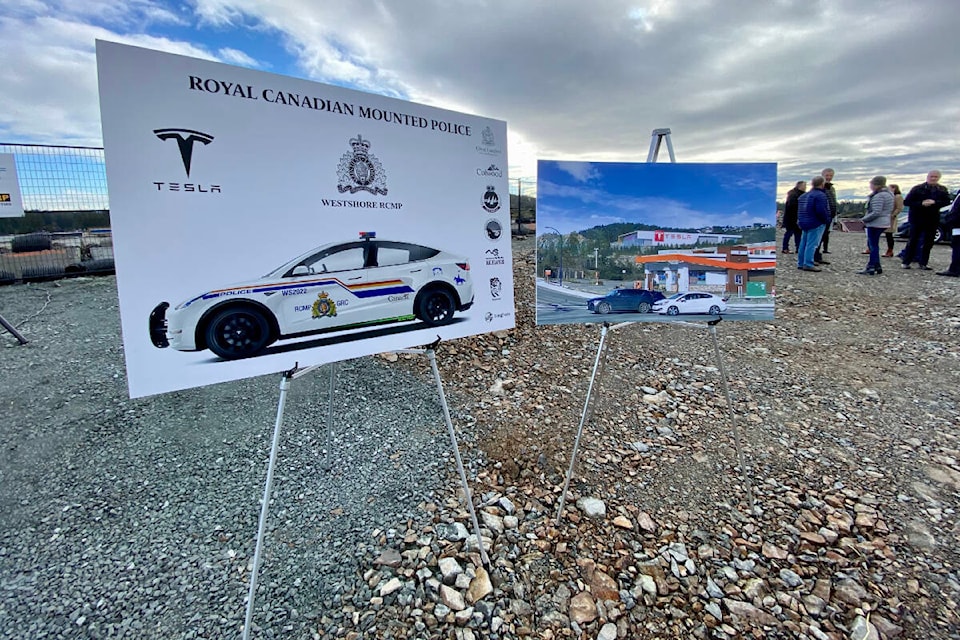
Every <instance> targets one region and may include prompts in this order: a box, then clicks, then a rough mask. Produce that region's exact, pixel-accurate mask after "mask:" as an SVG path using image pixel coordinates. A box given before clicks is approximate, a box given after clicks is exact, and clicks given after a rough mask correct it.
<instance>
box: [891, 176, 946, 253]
mask: <svg viewBox="0 0 960 640" xmlns="http://www.w3.org/2000/svg"><path fill="white" fill-rule="evenodd" d="M903 204H905V205H906V206H908V207H910V218H909V220H910V240H909V241H908V242H907V248H906V249H904V250H903V262H902V263H901V265H900V266H902V267H903V268H904V269H909V268H910V263H911V262H912V261H913V258H914V256H916V255H917V249H918V248H919V249H920V253H919V256H920V257H919V262H920V268H921V269H923V270H924V271H930V267H928V266H927V262H929V261H930V249H931V248H933V238H934V236H935V234H936V233H937V227H939V226H940V209H942V208H943V207H945V206H947V205H948V204H950V192H949V191H947V188H946V187H945V186H943V185H942V184H940V172H939V171H937V170H933V171H931V172H929V173H927V181H926V182H924V183H922V184H918V185H917V186H915V187H914V188H913V189H910V193H908V194H907V197H906V198H904V199H903Z"/></svg>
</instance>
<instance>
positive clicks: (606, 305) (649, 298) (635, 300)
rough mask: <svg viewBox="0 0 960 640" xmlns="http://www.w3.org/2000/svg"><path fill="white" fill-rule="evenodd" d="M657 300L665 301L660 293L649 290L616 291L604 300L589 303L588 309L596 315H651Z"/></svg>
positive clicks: (589, 301) (599, 299)
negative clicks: (625, 312)
mask: <svg viewBox="0 0 960 640" xmlns="http://www.w3.org/2000/svg"><path fill="white" fill-rule="evenodd" d="M657 300H663V294H662V293H660V292H659V291H649V290H647V289H614V290H613V291H611V292H610V293H608V294H607V295H605V296H603V297H602V298H592V299H591V300H588V301H587V309H588V310H590V311H593V312H594V313H602V314H606V313H619V312H623V311H633V312H635V313H649V312H650V310H651V309H653V304H654V303H655V302H656V301H657Z"/></svg>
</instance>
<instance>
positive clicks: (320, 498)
mask: <svg viewBox="0 0 960 640" xmlns="http://www.w3.org/2000/svg"><path fill="white" fill-rule="evenodd" d="M0 308H2V309H3V311H2V313H3V314H4V317H6V318H8V319H9V321H10V322H11V323H13V324H15V325H17V326H18V327H19V329H20V331H21V332H22V333H24V334H25V335H26V336H28V339H29V340H30V343H29V344H28V345H26V346H23V347H21V346H18V345H17V343H16V341H15V340H13V339H12V337H10V336H9V334H4V337H3V340H4V343H3V347H4V348H3V351H2V357H0V372H2V378H3V381H4V382H3V389H2V392H0V402H2V405H0V406H2V411H3V413H4V414H5V418H4V419H3V427H2V431H3V443H4V444H3V449H2V452H0V487H2V490H0V576H2V577H0V637H2V638H77V637H90V638H100V637H103V638H121V637H122V638H148V637H149V638H200V637H204V638H206V637H209V638H220V637H234V634H233V633H231V631H237V630H239V629H240V628H241V625H242V622H243V615H244V606H245V604H244V603H245V598H246V593H247V588H248V586H247V585H248V582H247V581H248V579H249V570H248V562H250V563H252V554H253V545H254V541H255V536H256V530H257V518H258V515H259V500H260V497H261V496H262V492H263V489H262V487H263V482H264V479H265V470H266V461H267V458H268V457H269V448H270V441H271V436H272V430H273V425H274V420H275V417H276V407H277V400H278V397H279V380H280V377H279V376H275V377H269V376H268V377H264V378H258V379H255V380H246V381H240V382H236V383H230V384H223V385H217V386H212V387H208V388H204V389H194V390H189V391H185V392H182V393H173V394H167V395H164V396H158V397H154V398H150V399H144V400H135V401H131V400H129V399H127V397H126V381H125V378H124V372H123V362H122V353H121V347H120V345H119V343H118V340H117V339H118V335H119V323H118V315H117V304H116V287H115V280H114V279H113V278H111V277H108V278H96V279H75V280H64V281H60V282H56V283H46V284H34V285H23V286H13V287H6V288H4V289H2V290H0ZM327 371H328V370H326V369H321V370H319V371H316V372H314V373H312V374H309V375H306V376H304V377H302V378H299V379H297V380H295V381H294V382H293V383H292V384H291V389H290V391H289V393H288V399H287V403H286V412H285V418H284V429H283V431H282V446H281V448H280V451H279V454H278V465H277V475H276V476H275V484H274V487H275V492H274V500H273V504H272V509H271V513H270V519H269V529H268V540H269V542H268V545H267V550H266V555H265V556H264V563H263V570H262V572H261V576H260V585H261V587H262V588H261V589H260V592H259V594H258V604H259V605H260V606H259V608H258V610H257V613H256V620H257V623H258V625H259V626H261V627H262V628H263V629H264V636H263V637H278V636H281V635H291V636H292V637H309V634H308V632H307V631H306V630H307V629H308V628H310V627H315V626H316V624H315V619H316V617H317V614H318V612H321V611H323V610H325V609H326V608H329V607H330V606H333V605H332V603H333V602H334V601H335V599H336V598H337V596H338V595H339V593H340V592H342V591H343V590H344V585H345V584H346V583H347V582H348V581H350V580H351V579H352V576H353V575H354V574H355V573H356V569H357V559H358V558H359V557H361V556H362V554H363V551H364V549H365V546H366V545H371V544H374V543H375V542H376V540H377V539H378V538H380V537H385V538H387V539H391V538H392V537H393V536H394V535H395V533H394V532H392V531H391V530H390V527H391V526H392V525H394V524H395V523H401V524H405V523H406V522H407V520H409V519H411V518H414V517H415V516H416V515H417V505H418V504H420V503H422V502H424V501H429V500H430V499H432V496H433V495H434V492H435V491H436V490H437V489H438V488H440V487H445V486H446V485H447V480H448V478H447V473H448V466H449V465H448V462H447V456H448V453H449V438H448V436H447V431H446V427H445V426H444V423H443V417H442V413H441V411H440V406H439V402H438V401H437V394H436V388H435V387H434V386H433V385H432V384H430V382H431V378H428V377H427V376H426V373H428V369H426V367H423V372H424V375H421V376H419V377H417V376H416V375H411V374H409V373H407V372H406V371H404V370H402V369H397V368H396V367H394V368H393V369H392V370H390V369H388V368H387V366H386V364H385V363H384V362H383V361H382V360H378V359H374V358H363V359H359V360H355V361H352V362H348V363H343V364H341V365H340V366H339V373H338V378H337V387H336V392H335V397H334V407H335V418H334V422H335V425H334V427H333V431H332V442H331V454H330V455H331V460H332V462H333V464H332V466H331V468H330V470H324V469H323V466H324V465H323V463H324V456H323V445H324V438H325V435H326V431H325V428H326V420H327V411H328V410H327V397H328V391H329V377H328V374H327ZM336 602H337V603H338V604H339V600H336ZM291 632H292V633H291Z"/></svg>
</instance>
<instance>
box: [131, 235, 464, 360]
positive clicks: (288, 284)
mask: <svg viewBox="0 0 960 640" xmlns="http://www.w3.org/2000/svg"><path fill="white" fill-rule="evenodd" d="M472 304H473V282H472V280H471V278H470V265H469V263H468V262H467V259H466V258H464V257H461V256H457V255H453V254H451V253H447V252H445V251H441V250H440V249H432V248H430V247H425V246H422V245H418V244H412V243H409V242H396V241H391V240H378V239H376V234H375V233H373V232H363V233H361V234H360V239H359V240H355V241H352V242H337V243H332V244H328V245H324V246H322V247H319V248H317V249H314V250H312V251H309V252H307V253H305V254H303V255H301V256H298V257H296V258H294V259H293V260H290V261H289V262H287V263H286V264H284V265H282V266H280V267H278V268H277V269H274V270H273V271H271V272H270V273H268V274H266V275H265V276H263V277H261V278H256V279H253V280H249V281H246V282H240V283H237V284H233V285H230V286H227V287H224V288H222V289H214V290H212V291H207V292H205V293H201V294H200V295H197V296H194V297H192V298H190V299H188V300H185V301H183V302H181V303H179V304H177V305H176V306H174V307H171V306H170V304H169V303H167V302H161V303H160V304H158V305H157V306H156V307H155V308H154V310H153V312H152V313H151V314H150V340H151V342H153V344H154V346H156V347H159V348H166V347H170V348H172V349H177V350H179V351H200V350H203V349H210V350H211V351H213V352H214V353H215V354H217V355H218V356H220V357H221V358H224V359H227V360H235V359H238V358H249V357H251V356H256V355H258V354H260V353H262V352H263V350H264V349H265V348H266V347H267V346H269V345H270V344H272V343H274V342H276V341H277V340H281V339H285V338H296V337H300V336H305V335H310V334H315V333H323V332H329V331H341V330H346V329H355V328H358V327H367V326H372V325H380V324H386V323H394V322H405V321H412V320H420V321H421V322H423V323H424V324H426V325H427V326H440V325H444V324H448V323H450V322H452V321H453V315H454V313H455V312H457V311H466V310H467V309H469V308H470V306H471V305H472ZM416 326H418V325H415V326H414V327H413V328H416ZM361 337H362V336H361Z"/></svg>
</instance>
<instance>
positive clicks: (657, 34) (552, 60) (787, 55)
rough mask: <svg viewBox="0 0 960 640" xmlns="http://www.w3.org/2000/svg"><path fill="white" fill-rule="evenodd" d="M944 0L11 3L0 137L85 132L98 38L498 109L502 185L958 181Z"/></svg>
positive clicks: (92, 138)
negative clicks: (659, 132)
mask: <svg viewBox="0 0 960 640" xmlns="http://www.w3.org/2000/svg"><path fill="white" fill-rule="evenodd" d="M957 24H960V2H952V1H951V2H948V1H945V0H911V1H910V2H903V1H901V0H844V1H843V2H836V1H832V2H826V1H823V2H810V1H808V0H604V2H596V3H588V2H581V1H579V0H523V1H522V2H517V1H515V0H450V1H448V2H437V1H436V0H404V1H403V2H399V1H398V2H386V1H385V0H337V1H321V0H12V1H7V2H0V60H2V61H3V64H2V65H0V87H2V88H3V90H2V91H0V143H3V142H8V143H10V142H13V143H32V144H57V145H71V144H76V145H83V146H99V145H101V144H102V139H101V134H100V114H99V107H98V98H97V79H96V64H95V55H94V42H95V40H97V39H102V40H111V41H115V42H121V43H125V44H130V45H136V46H141V47H148V48H152V49H158V50H162V51H166V52H170V53H178V54H182V55H187V56H194V57H199V58H206V59H210V60H217V61H220V62H225V63H229V64H236V65H241V66H245V67H250V68H255V69H260V70H264V71H269V72H273V73H279V74H284V75H291V76H296V77H300V78H306V79H310V80H316V81H318V82H324V83H329V84H335V85H339V86H344V87H349V88H353V89H360V90H364V91H369V92H372V93H378V94H383V95H389V96H393V97H399V98H404V99H408V100H412V101H415V102H420V103H423V104H428V105H431V106H437V107H442V108H446V109H452V110H456V111H463V112H467V113H474V114H478V115H481V116H486V117H491V118H498V119H501V120H505V121H506V122H507V123H508V127H509V140H508V153H509V161H510V162H509V167H508V169H509V175H510V179H511V188H512V189H514V188H516V185H517V181H518V180H519V181H520V184H521V187H522V189H523V192H524V193H527V194H532V193H533V192H534V186H535V182H536V162H537V159H538V158H561V159H566V160H572V161H582V160H590V161H594V160H602V161H611V162H636V161H643V160H645V158H646V151H647V149H648V146H649V142H650V133H651V131H652V130H653V129H655V128H659V127H670V128H671V129H672V131H673V136H672V137H673V143H674V147H675V148H676V152H677V159H678V160H679V161H680V162H717V163H719V162H775V163H777V164H778V166H779V184H778V188H777V195H778V197H779V198H780V199H782V198H783V197H784V195H785V194H786V191H787V190H788V189H789V188H791V187H792V186H793V184H794V183H795V182H796V181H797V180H800V179H806V180H809V179H810V178H811V177H812V176H813V175H815V174H818V173H819V172H820V170H821V169H823V168H824V167H833V168H835V169H836V172H837V175H836V179H835V184H836V186H837V191H838V195H839V196H840V197H841V198H863V197H865V196H866V194H867V193H868V186H867V183H868V181H869V179H870V177H872V176H874V175H878V174H880V175H886V176H887V177H888V179H889V181H890V182H897V183H899V184H901V185H904V184H906V185H913V184H916V183H919V182H922V181H923V177H924V176H925V175H926V172H927V171H928V170H929V169H932V168H939V169H941V170H942V171H943V174H944V178H943V183H944V184H946V185H947V186H949V187H952V188H957V187H960V164H958V161H957V153H956V146H957V140H960V83H957V82H952V81H950V78H954V77H955V76H956V68H955V67H956V59H957V56H956V53H955V49H956V42H957V29H956V26H957Z"/></svg>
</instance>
